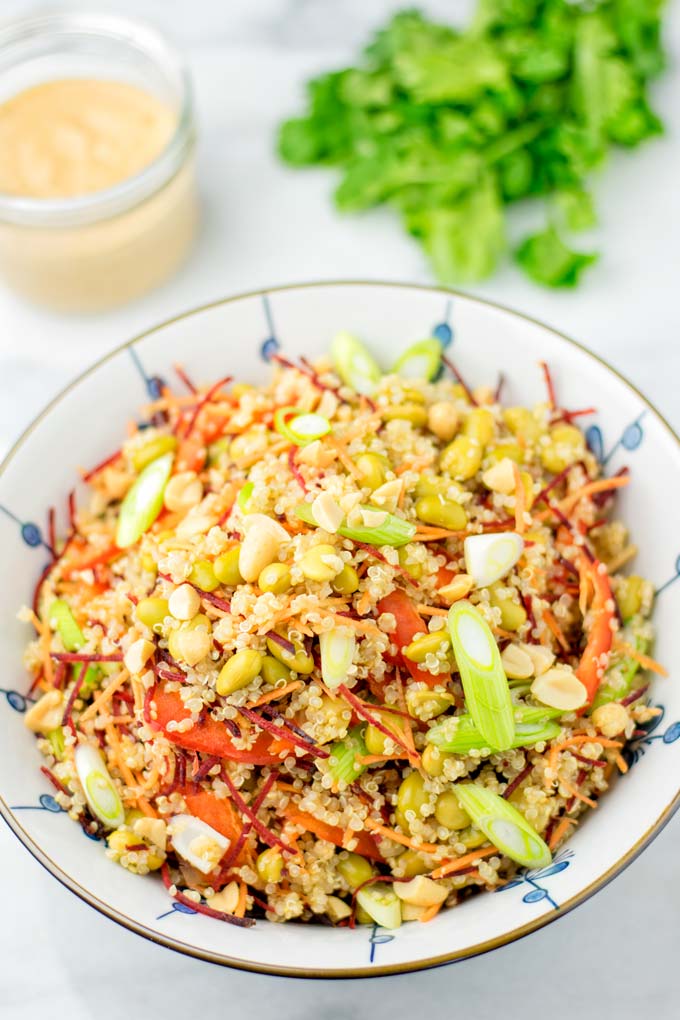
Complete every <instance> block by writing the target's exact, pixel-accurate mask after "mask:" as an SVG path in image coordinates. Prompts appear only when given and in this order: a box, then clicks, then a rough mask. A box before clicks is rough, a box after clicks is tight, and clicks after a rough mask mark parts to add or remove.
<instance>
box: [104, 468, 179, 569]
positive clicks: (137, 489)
mask: <svg viewBox="0 0 680 1020" xmlns="http://www.w3.org/2000/svg"><path fill="white" fill-rule="evenodd" d="M174 458H175V455H174V453H165V454H163V456H162V457H158V458H157V459H156V460H153V461H151V463H150V464H147V466H146V467H145V468H144V470H143V471H142V472H141V474H140V475H139V476H138V478H137V480H136V481H135V482H134V484H133V485H132V487H131V488H130V489H129V490H128V492H127V494H126V496H125V499H124V500H123V502H122V504H121V507H120V514H119V517H118V530H117V531H116V545H117V546H118V548H119V549H126V548H127V547H128V546H130V545H134V543H135V542H136V541H137V539H138V538H141V536H142V535H143V534H144V532H145V531H148V529H149V528H150V527H151V525H152V524H153V522H154V521H155V520H156V518H157V517H158V515H159V513H160V512H161V510H162V508H163V495H164V493H165V486H166V485H167V482H168V479H169V478H170V472H171V471H172V464H173V461H174Z"/></svg>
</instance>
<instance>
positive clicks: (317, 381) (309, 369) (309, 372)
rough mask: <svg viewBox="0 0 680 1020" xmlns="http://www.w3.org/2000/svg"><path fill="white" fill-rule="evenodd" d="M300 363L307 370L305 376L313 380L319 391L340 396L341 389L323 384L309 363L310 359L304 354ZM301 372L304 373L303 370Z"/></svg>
mask: <svg viewBox="0 0 680 1020" xmlns="http://www.w3.org/2000/svg"><path fill="white" fill-rule="evenodd" d="M300 361H301V363H302V365H303V366H304V367H305V368H306V369H307V371H306V373H305V374H306V375H307V376H308V377H309V378H310V379H311V381H312V382H313V383H314V385H315V386H316V388H317V389H318V390H329V391H330V392H331V393H335V395H336V396H338V395H339V393H340V389H341V387H340V386H329V385H328V383H324V382H321V379H320V378H319V373H318V372H317V370H316V369H315V368H314V366H313V365H312V363H311V362H310V361H308V359H307V358H305V356H304V355H303V354H301V355H300ZM300 371H302V369H300Z"/></svg>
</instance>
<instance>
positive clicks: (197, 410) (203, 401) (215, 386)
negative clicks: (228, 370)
mask: <svg viewBox="0 0 680 1020" xmlns="http://www.w3.org/2000/svg"><path fill="white" fill-rule="evenodd" d="M231 380H232V376H230V375H227V376H225V377H224V379H218V380H217V382H216V383H214V384H213V385H212V386H211V387H210V389H209V390H207V392H206V393H205V394H204V396H203V397H202V398H201V400H199V402H198V403H197V404H196V407H195V408H194V413H193V414H192V416H191V418H190V419H189V422H188V424H187V426H186V428H185V429H184V433H183V436H182V438H183V439H188V438H189V436H190V435H191V433H192V432H193V429H194V426H195V424H196V421H197V419H198V416H199V414H200V413H201V411H202V410H203V408H204V407H205V405H206V404H209V403H210V401H211V400H212V398H213V397H214V396H215V395H216V394H217V393H219V391H220V390H221V389H222V387H223V386H226V385H227V384H228V383H230V382H231Z"/></svg>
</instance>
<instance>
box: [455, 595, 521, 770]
mask: <svg viewBox="0 0 680 1020" xmlns="http://www.w3.org/2000/svg"><path fill="white" fill-rule="evenodd" d="M448 629H449V635H450V637H451V644H452V646H453V652H454V655H455V657H456V662H457V664H458V669H459V670H460V678H461V681H462V683H463V692H464V694H465V702H466V704H467V707H468V710H469V712H470V715H471V716H472V718H473V719H474V722H475V725H476V726H477V729H478V730H479V732H480V733H481V735H482V737H483V738H484V740H485V741H486V742H488V744H489V746H490V747H495V748H497V749H498V750H499V751H505V750H507V748H509V747H511V746H512V741H513V739H514V736H515V719H514V709H513V704H512V700H511V698H510V688H509V687H508V681H507V678H506V676H505V673H504V672H503V666H502V664H501V656H500V652H499V651H498V645H497V644H496V639H495V638H494V636H493V634H492V632H491V628H490V627H489V625H488V623H487V622H486V620H485V619H484V617H483V616H482V614H481V613H480V612H479V610H478V609H475V607H474V606H473V605H472V604H471V603H470V602H467V601H460V602H456V603H455V604H454V605H453V606H452V607H451V609H450V610H449V616H448Z"/></svg>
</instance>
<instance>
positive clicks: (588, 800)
mask: <svg viewBox="0 0 680 1020" xmlns="http://www.w3.org/2000/svg"><path fill="white" fill-rule="evenodd" d="M560 782H561V784H562V786H566V788H567V789H568V790H569V793H570V794H571V795H572V797H576V799H577V800H580V801H582V802H583V803H584V804H587V805H588V807H591V808H596V807H597V801H596V800H593V799H592V798H591V797H586V795H585V793H581V791H580V790H579V788H578V787H577V786H574V785H573V783H568V782H567V780H566V779H562V780H560Z"/></svg>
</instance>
